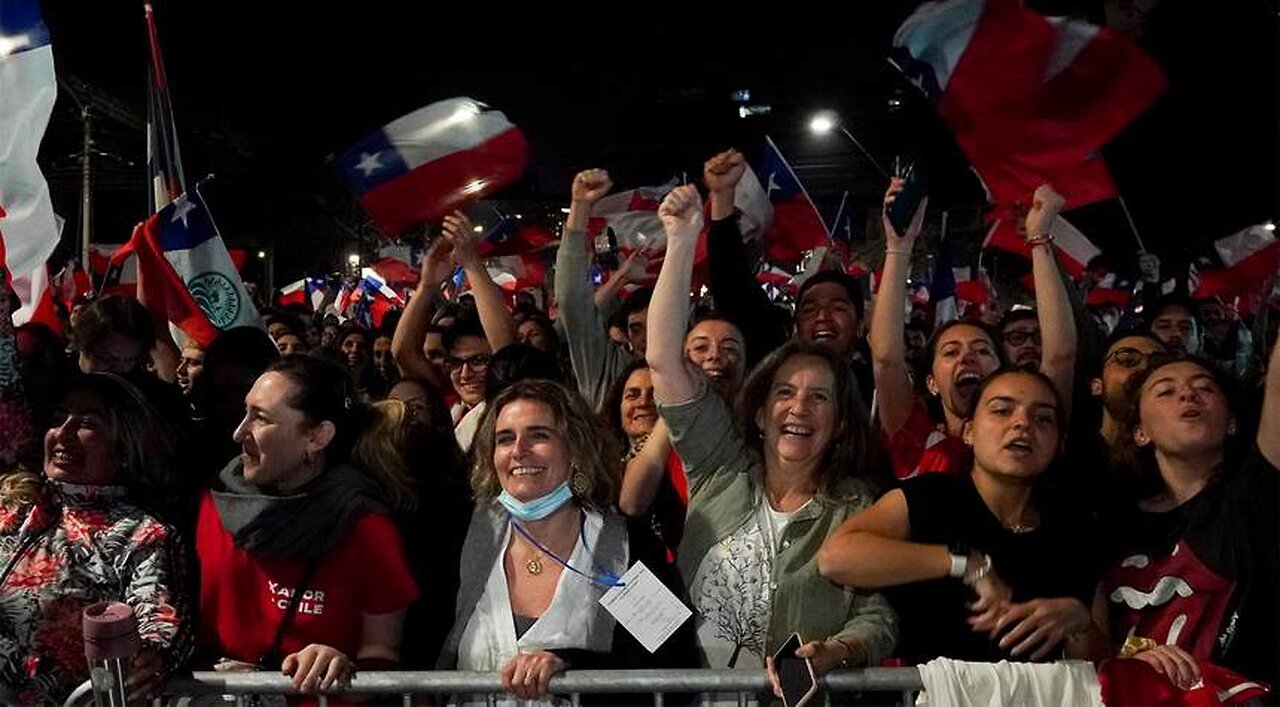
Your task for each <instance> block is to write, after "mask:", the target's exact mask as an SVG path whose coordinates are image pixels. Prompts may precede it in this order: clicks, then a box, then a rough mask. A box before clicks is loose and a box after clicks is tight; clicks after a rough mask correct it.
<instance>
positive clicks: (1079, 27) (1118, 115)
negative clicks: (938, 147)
mask: <svg viewBox="0 0 1280 707" xmlns="http://www.w3.org/2000/svg"><path fill="white" fill-rule="evenodd" d="M893 44H894V49H893V53H892V56H891V62H892V63H893V64H894V65H895V66H897V67H898V68H899V69H900V70H901V71H902V72H903V74H904V75H905V76H906V77H907V78H908V79H910V80H911V81H912V82H913V83H915V84H916V85H917V86H918V87H919V88H920V89H921V90H922V91H923V92H924V93H925V95H926V96H928V97H929V98H930V99H931V100H932V101H933V102H934V103H935V105H936V106H937V108H938V111H939V113H940V114H941V115H942V117H943V118H944V119H945V120H946V122H947V123H948V125H950V126H951V129H952V131H953V132H954V133H955V136H956V141H957V143H958V144H959V145H960V147H961V149H962V150H964V152H965V154H966V155H967V156H968V157H969V160H970V161H971V162H972V163H973V166H974V169H975V171H976V172H977V173H978V176H979V177H980V178H981V180H982V182H983V185H984V186H985V187H986V189H987V192H988V194H989V196H990V198H991V201H992V202H993V203H994V204H995V205H996V206H997V211H998V212H1001V213H999V214H998V215H997V218H1000V219H1001V220H1003V221H1005V223H1006V228H1007V224H1008V215H1007V213H1004V212H1007V211H1008V210H1009V209H1010V207H1011V206H1012V205H1013V204H1015V203H1017V202H1024V203H1025V202H1029V201H1030V200H1031V195H1032V193H1033V192H1034V191H1035V189H1036V188H1037V187H1038V186H1040V185H1041V184H1046V183H1048V184H1052V185H1053V186H1054V188H1055V189H1056V190H1057V191H1058V192H1059V193H1060V194H1062V195H1063V196H1064V197H1065V198H1066V202H1067V203H1066V208H1067V209H1072V208H1075V207H1078V206H1082V205H1084V204H1088V203H1091V202H1094V201H1099V200H1102V199H1108V198H1113V197H1115V196H1116V193H1117V192H1116V187H1115V183H1114V182H1113V180H1112V178H1111V173H1110V171H1109V170H1108V169H1107V166H1106V164H1105V163H1104V162H1103V160H1102V158H1101V157H1100V155H1099V153H1100V151H1101V149H1102V147H1103V145H1105V144H1106V142H1108V141H1109V140H1110V139H1111V138H1113V137H1114V136H1115V135H1116V134H1117V133H1118V132H1119V131H1120V130H1122V129H1123V128H1124V127H1125V126H1126V125H1128V124H1129V123H1130V122H1132V121H1133V120H1134V119H1135V118H1137V117H1138V116H1139V115H1140V114H1141V113H1142V112H1143V111H1144V110H1146V109H1147V107H1148V106H1150V104H1151V103H1152V102H1153V101H1154V100H1155V98H1156V97H1157V96H1158V95H1159V94H1160V93H1161V92H1162V91H1163V90H1164V88H1165V85H1166V82H1165V79H1164V76H1163V74H1162V73H1161V72H1160V69H1159V68H1158V67H1157V66H1156V64H1155V63H1154V62H1153V61H1152V60H1151V59H1150V57H1148V56H1147V55H1146V54H1144V53H1143V52H1142V51H1141V50H1140V49H1138V48H1137V47H1136V46H1135V45H1133V44H1132V43H1131V42H1129V40H1127V39H1125V38H1124V37H1121V36H1118V35H1115V34H1113V33H1111V32H1109V31H1107V30H1105V29H1099V28H1098V27H1094V26H1093V25H1089V24H1086V23H1083V22H1077V21H1074V20H1065V19H1058V18H1054V19H1049V18H1045V17H1042V16H1040V15H1038V14H1036V13H1035V12H1032V11H1031V10H1028V9H1027V8H1026V7H1024V6H1023V4H1022V2H1021V0H951V1H950V2H926V3H924V4H923V5H921V6H920V7H919V8H918V9H917V10H916V12H915V13H913V14H912V15H911V16H910V17H909V18H908V19H907V20H906V21H905V22H904V23H903V24H902V26H901V27H900V28H899V29H898V32H897V34H896V35H895V37H894V41H893ZM1002 239H1003V240H1006V241H1008V242H1011V243H1012V242H1015V241H1017V240H1019V239H1018V238H1017V237H1016V235H1013V234H1011V233H1005V234H1003V235H999V236H997V241H1000V240H1002Z"/></svg>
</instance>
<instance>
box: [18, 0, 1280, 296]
mask: <svg viewBox="0 0 1280 707" xmlns="http://www.w3.org/2000/svg"><path fill="white" fill-rule="evenodd" d="M915 4H916V3H912V2H866V3H843V4H842V6H840V7H838V9H837V8H834V7H833V8H829V9H821V8H819V7H817V6H806V7H804V8H801V7H800V6H798V5H797V6H795V7H791V6H788V5H787V4H776V5H772V6H769V5H759V6H756V5H748V4H746V3H741V4H737V5H732V6H731V5H726V6H723V7H708V6H694V5H690V4H682V5H670V6H666V5H652V4H650V5H640V4H607V5H606V4H596V5H594V6H593V7H591V8H590V9H587V8H584V9H582V10H580V11H571V10H556V11H554V12H546V11H543V12H537V13H533V12H528V11H523V10H510V9H507V8H505V7H503V6H501V5H496V4H488V3H486V4H483V5H481V4H478V3H477V4H471V5H461V4H442V3H392V2H377V1H374V0H367V1H366V2H360V3H340V4H336V5H340V6H341V7H322V6H321V3H307V4H302V3H237V2H226V1H221V2H210V1H205V0H199V1H197V0H181V1H180V2H178V1H174V0H157V2H156V3H155V9H156V13H157V17H158V22H159V31H160V38H161V42H162V45H163V49H164V54H165V61H166V63H167V67H166V68H167V71H168V74H169V82H170V87H171V91H172V94H173V100H174V111H175V115H176V121H177V124H178V129H179V134H180V138H181V148H182V155H183V158H184V167H185V171H186V175H187V179H188V182H189V183H190V182H193V181H194V180H195V179H197V178H198V177H200V176H202V175H204V174H207V173H213V174H215V175H216V179H215V180H214V182H213V183H212V184H211V186H210V187H209V188H208V190H207V193H206V195H207V197H208V199H209V201H210V204H211V208H212V209H213V211H214V215H215V217H216V219H217V221H218V223H219V226H220V229H221V231H222V233H223V235H224V237H225V238H226V239H227V241H228V242H229V244H230V245H232V246H237V245H239V246H243V247H248V248H251V249H254V250H256V249H259V248H265V249H268V250H269V251H270V253H271V255H272V258H273V259H274V262H275V270H276V278H275V279H276V283H277V284H279V283H282V282H288V281H290V280H292V279H295V278H297V277H300V276H301V275H302V274H303V272H304V271H320V270H332V269H334V268H335V267H338V265H339V263H340V261H341V260H342V257H343V254H344V253H345V252H349V251H350V250H351V249H352V248H353V247H356V246H355V242H356V238H357V237H358V236H361V235H363V236H365V238H366V241H365V246H366V248H367V247H368V245H370V244H371V243H372V239H370V238H369V234H371V233H372V231H371V230H370V229H369V227H368V224H367V222H366V221H365V219H364V218H363V215H362V213H361V212H360V210H359V208H358V206H357V205H356V204H355V201H354V199H353V198H352V197H351V196H350V195H349V194H348V193H347V192H345V190H344V188H343V187H342V186H341V185H340V184H339V183H338V181H337V179H336V178H335V177H334V175H333V173H332V170H331V168H330V167H329V166H328V164H327V163H326V157H327V156H328V155H329V154H331V153H333V152H335V151H337V150H341V149H343V148H345V147H347V146H349V145H350V144H351V143H352V142H354V141H355V140H357V139H358V138H360V137H362V136H363V135H364V134H366V133H367V132H369V131H371V130H374V129H376V128H378V127H380V126H381V125H382V124H384V123H386V122H388V121H390V120H392V119H394V118H396V117H399V116H400V115H403V114H404V113H407V112H409V111H411V110H414V109H416V108H418V107H421V106H422V105H425V104H427V103H429V102H431V101H434V100H438V99H441V98H447V97H450V96H456V95H467V96H471V97H474V98H477V99H480V100H482V101H485V102H487V103H489V104H490V105H492V106H494V107H495V108H498V109H500V110H502V111H504V112H505V113H506V114H507V116H508V117H509V118H510V119H511V120H512V121H513V122H515V123H516V124H517V125H519V126H520V127H521V128H522V129H523V130H524V131H525V133H526V135H527V136H528V138H529V140H530V143H531V144H532V146H533V151H534V157H533V167H532V168H531V169H530V171H529V173H528V174H527V175H526V177H525V178H524V179H523V180H522V181H521V182H520V183H518V184H516V185H514V186H513V187H511V188H509V189H508V190H506V191H505V192H504V193H503V194H502V195H501V196H503V197H504V198H510V199H515V200H518V201H520V202H524V203H526V205H527V206H528V208H530V209H533V208H534V205H535V204H537V205H540V208H541V210H542V211H543V212H545V213H552V214H554V213H556V212H557V208H556V207H558V206H559V205H560V204H562V203H563V202H565V201H566V199H567V195H568V184H569V182H570V181H571V179H572V176H573V174H574V173H575V172H576V171H577V170H579V169H582V168H586V167H591V166H600V167H604V168H607V169H608V170H609V171H610V172H611V173H612V174H613V176H614V180H615V182H616V183H617V184H618V186H619V187H620V188H629V187H634V186H641V185H645V184H656V183H660V182H662V181H665V180H667V179H668V178H670V177H671V175H672V174H678V173H679V172H681V171H686V172H687V173H688V174H689V176H690V178H691V179H693V178H697V177H699V176H700V174H701V164H702V161H703V160H704V159H706V158H707V157H708V156H710V155H711V154H713V153H714V152H716V151H718V150H720V149H723V148H725V147H728V146H736V147H738V148H740V149H742V150H743V151H744V152H745V153H746V154H747V155H748V157H749V158H751V159H754V158H755V157H757V156H758V155H759V154H760V151H761V148H762V144H763V136H764V135H765V134H769V135H771V136H773V138H774V140H775V141H776V142H778V144H779V145H780V147H781V148H782V150H783V152H784V153H785V154H786V155H787V157H788V159H790V161H791V162H792V164H793V166H794V167H795V169H796V171H797V173H798V176H799V177H800V179H801V181H802V182H803V183H804V184H805V186H806V187H807V189H808V190H809V192H810V193H811V195H812V196H813V198H814V199H815V201H817V202H818V203H819V205H820V206H821V207H823V208H824V209H830V210H832V211H833V210H834V208H835V204H836V203H837V202H839V200H840V198H841V196H842V195H843V194H844V192H846V191H848V192H849V196H850V203H851V205H853V206H855V207H856V208H857V209H859V210H861V211H865V210H867V209H874V208H876V205H878V204H879V202H880V198H881V194H882V193H883V190H884V179H883V178H882V177H881V176H880V175H879V174H878V173H877V172H876V171H875V169H874V168H872V167H871V165H870V164H869V163H868V162H867V161H866V160H865V159H863V158H862V157H861V156H860V154H859V153H858V152H857V151H856V150H855V148H854V147H853V145H852V144H851V143H850V141H849V140H847V139H846V138H844V137H843V136H842V135H839V134H831V135H827V136H825V137H817V136H812V135H809V134H808V132H807V129H806V123H807V120H808V117H809V115H810V114H811V113H812V112H813V111H814V110H815V109H832V110H835V111H837V112H838V113H839V114H840V116H841V117H842V120H843V124H844V125H845V126H846V127H847V128H848V129H849V130H850V131H851V132H853V133H854V134H855V135H857V136H858V137H859V138H860V140H861V141H862V142H863V144H864V145H866V147H867V148H868V149H869V150H870V151H871V153H872V154H873V155H875V156H876V157H877V159H878V160H879V161H880V162H881V163H882V164H886V165H888V164H890V163H891V162H892V159H893V156H894V155H895V154H899V153H901V154H909V155H915V156H916V158H917V159H920V160H923V161H926V162H927V163H928V165H929V168H930V173H931V175H932V178H931V186H932V203H933V204H934V205H935V206H938V207H940V208H945V209H949V210H951V211H952V219H951V223H952V224H953V227H954V228H956V229H958V230H960V231H961V232H965V233H967V232H968V231H967V230H965V229H969V230H972V232H973V233H974V238H978V237H979V232H980V229H979V228H978V222H979V218H980V207H981V204H982V194H981V190H980V189H979V187H978V184H977V182H976V180H974V179H973V177H972V176H971V175H970V174H969V173H968V171H967V163H966V161H965V160H964V158H963V157H962V156H961V155H960V154H959V153H958V151H957V150H956V148H955V147H954V145H953V144H952V142H951V139H950V137H949V135H948V133H947V131H946V130H945V128H944V127H943V126H942V125H941V124H940V122H939V121H938V119H937V118H936V117H935V116H934V114H933V112H932V111H931V110H930V109H929V107H928V106H927V105H924V104H923V101H922V100H920V99H919V98H918V97H917V96H916V94H914V93H913V92H912V89H910V88H909V87H905V86H904V85H903V84H902V83H901V82H900V80H899V79H898V77H897V76H896V75H895V72H894V71H893V70H892V69H891V68H890V67H888V65H887V64H886V62H885V59H884V57H885V55H886V52H887V48H888V46H889V44H890V41H891V39H892V36H893V32H894V30H895V29H896V27H897V26H898V24H899V23H900V22H901V21H902V20H903V19H904V18H905V17H906V16H907V15H908V14H910V12H911V11H912V9H913V7H914V5H915ZM1029 4H1030V5H1031V6H1032V7H1034V8H1036V9H1038V10H1040V11H1042V12H1046V13H1058V14H1068V15H1073V16H1076V17H1080V18H1085V19H1089V20H1091V21H1094V22H1097V23H1105V22H1106V21H1107V19H1108V17H1109V16H1110V17H1111V18H1112V20H1113V22H1115V21H1116V20H1115V18H1116V17H1119V16H1120V15H1118V14H1117V11H1118V10H1119V11H1123V10H1126V9H1127V10H1130V11H1132V10H1133V9H1134V8H1137V9H1138V10H1139V11H1140V12H1138V13H1137V15H1134V13H1133V12H1129V13H1128V17H1129V20H1126V22H1127V28H1128V30H1129V31H1131V32H1132V33H1134V34H1135V35H1136V36H1137V38H1138V39H1139V41H1140V42H1141V43H1142V45H1143V46H1144V47H1146V48H1147V49H1148V51H1149V52H1150V53H1151V54H1152V55H1153V56H1154V57H1155V59H1156V60H1157V62H1158V63H1159V64H1160V65H1161V66H1162V67H1163V68H1164V70H1165V71H1166V73H1167V75H1168V77H1169V81H1170V89H1169V91H1168V92H1167V93H1166V94H1165V95H1164V96H1163V97H1162V98H1161V99H1160V100H1159V101H1158V102H1157V104H1156V105H1155V106H1154V107H1153V108H1152V109H1151V110H1150V111H1149V112H1148V113H1147V114H1146V115H1145V116H1143V118H1141V119H1140V120H1139V121H1138V122H1137V123H1135V124H1134V125H1133V126H1131V127H1130V129H1128V130H1127V131H1126V132H1125V133H1123V134H1122V135H1121V136H1120V137H1119V138H1118V139H1117V140H1115V141H1114V142H1113V143H1112V145H1110V146H1109V147H1108V148H1107V152H1106V155H1107V158H1108V162H1109V163H1110V165H1111V167H1112V169H1113V172H1114V173H1115V176H1116V179H1117V182H1118V184H1119V186H1120V190H1121V192H1122V194H1123V195H1124V196H1125V198H1126V201H1127V203H1128V205H1129V207H1130V210H1131V211H1132V213H1133V217H1134V219H1135V221H1136V223H1137V227H1138V229H1139V230H1140V232H1141V234H1142V236H1143V238H1144V240H1145V241H1146V243H1147V246H1148V247H1149V248H1150V249H1152V250H1154V251H1156V252H1158V253H1161V254H1164V255H1166V256H1168V257H1171V258H1176V257H1177V256H1178V254H1179V253H1180V252H1181V251H1184V250H1186V249H1188V248H1191V247H1193V246H1194V245H1195V244H1196V243H1197V242H1204V241H1206V240H1208V239H1212V238H1217V237H1221V236H1223V235H1227V234H1229V233H1231V232H1233V231H1234V230H1237V229H1239V228H1242V227H1244V226H1246V225H1248V224H1250V223H1257V222H1259V221H1263V220H1267V219H1271V218H1274V217H1275V215H1276V213H1275V212H1276V195H1277V126H1278V123H1277V110H1276V96H1277V82H1276V79H1277V54H1276V29H1277V13H1276V3H1275V1H1274V0H1217V1H1214V2H1196V1H1194V0H1182V1H1179V0H1163V1H1162V2H1161V1H1159V0H1138V1H1136V2H1135V1H1133V0H1125V2H1113V3H1112V4H1111V5H1110V8H1109V9H1110V10H1111V12H1110V13H1108V6H1107V5H1106V4H1104V3H1103V2H1092V1H1085V0H1077V1H1072V2H1030V3H1029ZM444 5H448V6H449V7H453V8H457V7H458V6H459V5H461V6H462V7H464V8H465V9H443V8H442V6H444ZM748 8H752V9H748ZM44 11H45V17H46V23H47V24H48V26H49V29H50V32H51V35H52V38H53V46H54V53H55V57H56V61H57V70H58V74H59V79H60V80H61V81H62V82H63V85H62V86H61V87H60V92H59V98H58V104H57V107H56V109H55V115H54V119H53V121H52V123H51V125H50V128H49V131H48V134H47V136H46V138H45V142H44V145H43V149H42V154H41V159H42V165H43V167H44V168H45V171H46V174H47V175H48V177H49V181H50V185H51V188H52V192H53V198H54V206H55V209H56V210H57V211H58V213H60V214H62V215H64V216H65V217H66V218H67V229H66V231H67V236H66V237H65V238H64V241H65V242H64V253H66V254H71V253H73V252H74V248H75V246H74V243H72V242H71V241H72V240H73V235H74V233H76V224H77V220H78V218H79V214H80V206H79V204H80V184H81V178H80V159H81V153H82V150H83V145H82V140H83V133H82V127H81V121H80V108H79V105H78V103H77V100H76V99H79V100H80V101H84V102H88V103H89V104H90V105H91V107H92V111H93V114H94V122H93V137H94V148H93V151H94V160H93V165H94V173H93V186H94V194H95V204H94V209H93V234H94V241H95V242H102V243H112V242H117V243H118V242H123V241H124V240H126V239H127V238H128V235H129V231H130V229H131V227H132V225H133V224H134V223H135V222H137V221H138V220H140V219H142V218H144V217H145V216H146V189H147V186H146V176H145V159H146V157H145V156H146V149H145V115H146V109H145V106H146V85H147V83H146V82H147V71H146V67H147V59H146V51H147V49H146V47H147V45H146V34H145V25H144V21H143V9H142V4H141V3H140V2H123V1H118V0H111V1H109V2H78V1H73V0H53V1H51V0H46V1H45V3H44ZM1122 14H1123V13H1122ZM1135 17H1136V19H1135ZM740 89H747V90H749V91H750V92H751V99H752V100H751V103H752V104H766V105H769V106H770V107H771V112H770V113H769V114H768V115H766V116H754V117H749V118H746V119H742V118H739V116H738V108H739V105H738V104H737V103H735V102H734V100H733V92H734V91H737V90H740ZM73 94H74V96H73ZM939 210H940V209H939ZM867 221H868V219H866V218H865V217H861V218H860V219H855V221H854V224H855V227H854V231H855V237H858V236H861V237H863V238H865V237H867V236H868V235H870V237H874V233H871V234H868V233H866V230H867V229H866V228H865V227H864V226H865V223H866V222H867ZM1073 221H1075V222H1076V223H1077V225H1078V226H1080V227H1081V228H1082V230H1084V231H1085V232H1086V233H1087V234H1088V235H1089V236H1090V237H1091V238H1092V239H1093V240H1095V242H1097V243H1099V244H1100V245H1102V246H1103V247H1104V249H1105V250H1106V251H1107V252H1108V253H1110V254H1111V255H1113V256H1114V257H1115V259H1116V260H1118V261H1121V262H1122V263H1123V262H1124V261H1127V260H1129V259H1130V258H1131V256H1132V253H1133V252H1134V251H1135V244H1134V239H1133V236H1132V235H1131V232H1130V230H1129V228H1128V226H1127V225H1126V222H1125V221H1124V219H1123V217H1122V215H1121V212H1120V210H1119V207H1118V206H1117V205H1116V203H1115V202H1108V203H1104V204H1100V205H1097V206H1093V207H1089V208H1087V209H1084V210H1081V211H1080V212H1077V213H1076V214H1074V217H1073ZM255 265H256V264H255ZM251 267H252V266H251ZM246 274H247V275H248V276H249V277H250V278H252V277H254V276H255V273H252V272H250V273H246Z"/></svg>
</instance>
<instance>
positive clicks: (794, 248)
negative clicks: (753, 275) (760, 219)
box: [760, 137, 831, 264]
mask: <svg viewBox="0 0 1280 707" xmlns="http://www.w3.org/2000/svg"><path fill="white" fill-rule="evenodd" d="M760 176H761V177H762V178H763V182H764V185H763V186H764V190H765V194H767V195H768V197H769V202H770V204H772V206H773V222H772V223H771V224H770V225H769V226H768V227H767V228H766V229H765V232H764V244H765V257H766V258H767V259H768V260H769V261H770V262H773V263H788V264H790V263H798V262H800V261H801V260H802V259H803V257H804V253H805V251H809V250H813V249H814V248H818V247H821V246H825V245H828V243H829V242H830V241H831V234H830V233H828V232H827V225H826V224H825V223H824V222H823V220H822V216H821V214H819V213H818V209H817V207H815V206H814V205H813V201H812V200H810V199H809V195H808V193H806V192H805V190H804V187H803V186H802V185H801V184H800V180H799V179H797V178H796V174H795V172H793V171H792V170H791V165H789V164H787V160H786V159H785V158H783V156H782V152H781V151H780V150H779V149H778V146H777V145H775V144H774V143H773V140H771V139H769V138H767V137H766V138H765V150H764V160H763V161H762V162H761V164H760Z"/></svg>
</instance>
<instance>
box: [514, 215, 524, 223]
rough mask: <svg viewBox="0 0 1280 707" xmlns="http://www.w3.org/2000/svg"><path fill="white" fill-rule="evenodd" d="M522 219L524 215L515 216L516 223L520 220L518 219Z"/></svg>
mask: <svg viewBox="0 0 1280 707" xmlns="http://www.w3.org/2000/svg"><path fill="white" fill-rule="evenodd" d="M522 218H524V214H516V220H517V221H519V220H520V219H522Z"/></svg>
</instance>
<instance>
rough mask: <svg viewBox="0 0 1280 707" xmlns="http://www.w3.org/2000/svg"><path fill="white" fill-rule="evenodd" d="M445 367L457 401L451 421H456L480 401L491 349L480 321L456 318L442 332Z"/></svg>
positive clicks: (482, 396)
mask: <svg viewBox="0 0 1280 707" xmlns="http://www.w3.org/2000/svg"><path fill="white" fill-rule="evenodd" d="M443 339H444V348H445V351H446V352H447V353H446V354H445V357H444V367H445V370H446V371H448V372H449V380H450V382H452V383H453V390H454V391H455V392H456V393H457V394H458V399H459V402H458V404H457V405H455V406H453V410H452V411H451V412H452V413H453V420H454V423H455V424H457V423H458V422H459V421H461V419H462V416H463V415H465V414H467V412H469V411H470V410H472V409H473V408H475V407H476V406H477V405H479V404H480V403H481V402H483V401H484V374H485V371H487V370H488V369H489V358H490V357H491V356H492V355H493V349H492V348H491V347H490V346H489V340H488V339H486V338H485V335H484V329H482V328H481V327H480V323H479V322H477V321H475V320H473V319H471V318H469V317H459V318H458V319H456V320H454V322H453V324H451V325H450V326H449V328H448V329H446V330H445V332H444V336H443Z"/></svg>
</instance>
